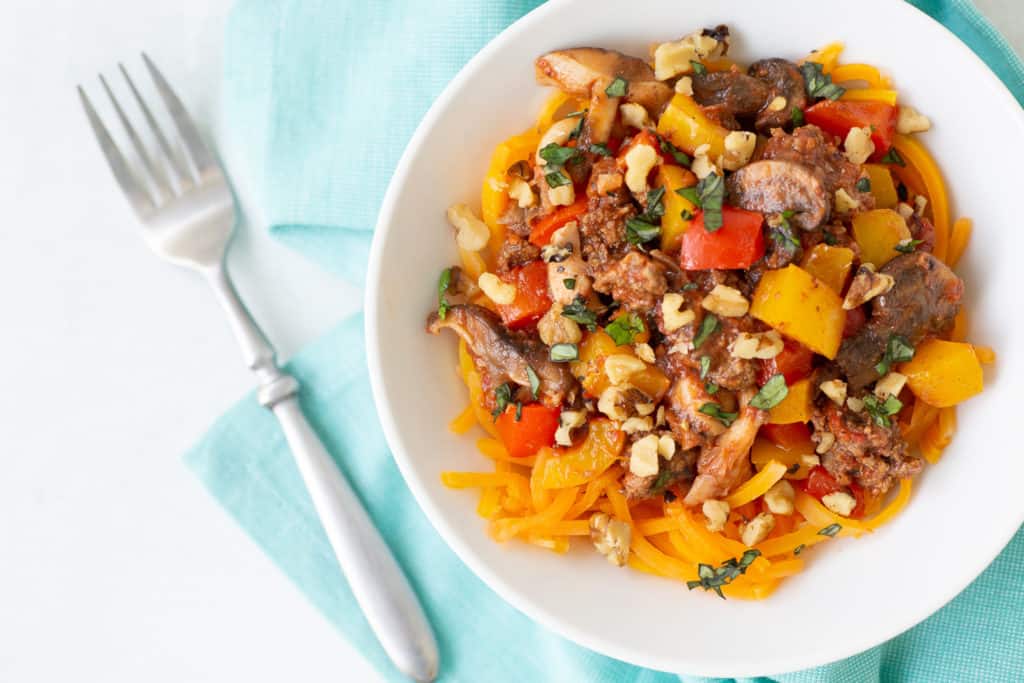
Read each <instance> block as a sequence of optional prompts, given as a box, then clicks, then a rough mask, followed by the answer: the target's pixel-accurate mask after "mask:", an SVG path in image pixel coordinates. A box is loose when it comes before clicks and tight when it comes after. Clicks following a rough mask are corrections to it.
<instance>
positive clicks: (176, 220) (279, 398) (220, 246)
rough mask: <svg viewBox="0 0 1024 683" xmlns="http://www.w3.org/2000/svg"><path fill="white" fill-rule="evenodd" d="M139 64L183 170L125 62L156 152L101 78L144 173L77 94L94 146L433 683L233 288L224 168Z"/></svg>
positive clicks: (359, 522) (400, 584)
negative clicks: (193, 277)
mask: <svg viewBox="0 0 1024 683" xmlns="http://www.w3.org/2000/svg"><path fill="white" fill-rule="evenodd" d="M142 60H143V62H145V65H146V69H147V70H148V72H149V75H150V76H151V77H152V79H153V82H154V84H155V85H156V90H157V92H158V93H159V95H160V98H161V99H162V100H163V103H164V105H165V106H166V108H167V110H168V113H169V114H170V118H171V120H172V122H173V124H174V130H175V132H176V133H177V140H178V142H179V143H180V145H181V147H182V149H183V156H184V157H185V160H186V161H185V163H184V164H182V163H181V161H180V160H179V159H178V158H176V157H175V155H174V153H173V152H172V151H171V145H170V144H169V143H168V139H167V137H166V136H165V135H164V133H163V131H162V130H161V129H160V126H159V125H158V124H157V121H156V119H155V118H154V116H153V114H152V112H151V110H150V108H149V107H148V106H147V105H146V102H145V100H144V99H143V98H142V95H141V94H140V93H139V91H138V89H136V87H135V84H134V83H133V82H132V79H131V78H130V77H129V75H128V71H127V70H126V69H125V68H124V66H123V65H121V64H119V65H118V67H119V68H120V71H121V74H122V75H123V76H124V79H125V81H126V82H127V84H128V88H129V89H130V91H131V93H132V97H133V99H134V100H135V103H136V105H137V107H138V109H139V110H140V111H141V113H142V116H143V118H144V119H145V121H146V125H147V126H148V127H149V129H150V131H151V133H152V136H153V137H154V138H155V139H156V143H157V144H156V149H150V150H148V151H147V149H146V147H145V145H144V144H143V142H142V140H141V138H140V137H139V135H138V134H137V133H136V131H135V128H133V127H132V124H131V122H130V121H129V119H128V116H127V115H126V114H125V112H124V109H123V108H122V107H121V105H120V103H119V102H118V101H117V98H116V97H115V96H114V93H113V91H112V90H111V89H110V86H109V85H108V84H107V81H106V79H104V78H103V76H102V75H101V76H100V82H101V83H102V85H103V89H104V90H105V91H106V93H107V95H108V96H109V97H110V101H111V103H112V104H113V107H114V111H115V112H116V113H117V118H118V119H119V120H120V122H121V126H122V127H123V128H124V131H125V133H126V134H127V137H128V139H129V140H130V141H131V145H132V147H133V148H134V150H135V154H136V155H137V157H138V162H139V163H138V165H139V166H140V167H141V168H138V169H136V170H134V171H133V169H132V167H131V165H130V164H129V162H128V161H127V160H126V159H125V157H124V155H123V154H122V153H121V151H120V150H118V148H117V145H115V144H114V140H113V138H111V136H110V134H109V133H108V132H107V128H106V127H105V126H104V125H103V121H102V120H101V119H100V117H99V116H98V115H97V113H96V110H95V109H94V108H93V106H92V103H91V102H90V101H89V98H88V97H87V96H86V94H85V91H84V90H83V89H82V87H81V86H78V94H79V96H80V97H81V100H82V106H83V107H84V108H85V113H86V116H87V117H88V118H89V123H90V124H91V125H92V129H93V132H94V133H95V134H96V138H97V139H98V141H99V144H100V148H101V149H102V150H103V153H104V154H105V155H106V157H107V161H108V162H109V163H110V168H111V170H112V171H113V172H114V177H115V178H116V179H117V182H118V184H120V186H121V189H122V190H123V191H124V194H125V196H126V197H127V199H128V202H129V203H130V204H131V206H132V208H133V209H134V210H135V214H136V215H137V216H138V218H139V221H140V222H141V223H142V227H143V231H142V234H143V236H144V237H145V239H146V242H147V243H148V244H149V246H150V248H152V250H153V251H155V252H156V253H157V255H158V256H161V257H163V258H164V259H166V260H168V261H171V262H172V263H177V264H179V265H183V266H188V267H190V268H193V269H194V270H197V271H199V273H200V274H201V275H202V276H203V277H204V278H205V279H206V281H207V282H209V283H210V286H211V287H212V288H213V292H214V294H215V296H216V297H217V300H218V301H219V302H220V304H221V306H222V307H223V308H224V312H225V313H227V316H228V321H229V323H230V325H231V329H232V331H233V332H234V334H235V337H236V338H237V339H238V343H239V344H240V345H241V347H242V355H243V356H244V358H245V362H246V364H247V365H248V367H249V369H250V370H252V371H253V372H254V373H255V374H256V377H257V378H258V380H259V391H258V392H257V397H258V399H259V402H260V403H261V404H262V405H263V406H264V407H266V408H268V409H269V410H271V411H272V412H273V413H274V415H275V416H276V417H277V419H278V421H279V422H280V423H281V428H282V430H283V431H284V435H285V438H286V440H287V441H288V445H289V446H290V448H291V451H292V454H293V455H294V457H295V461H296V463H297V464H298V467H299V471H300V472H301V473H302V478H303V480H304V481H305V484H306V488H307V489H308V490H309V494H310V497H311V498H312V499H313V504H314V506H315V507H316V511H317V513H318V514H319V516H320V521H321V523H322V524H323V527H324V531H326V532H327V537H328V539H329V540H330V542H331V546H332V547H333V548H334V553H335V555H336V557H337V559H338V564H339V565H340V566H341V569H342V571H343V572H344V574H345V578H346V579H347V580H348V583H349V587H350V588H351V589H352V593H353V594H354V595H355V598H356V600H357V601H358V602H359V606H360V607H361V608H362V611H363V614H364V615H365V616H366V620H367V621H368V622H369V623H370V627H371V628H372V629H373V631H374V633H375V634H376V636H377V639H378V640H379V641H380V644H381V645H382V646H383V648H384V650H385V651H386V652H387V654H388V656H389V657H390V658H391V661H392V662H393V663H394V664H395V666H396V667H397V668H398V669H399V670H400V671H402V672H403V673H405V674H406V675H408V676H410V677H412V678H414V679H415V680H417V681H432V680H433V679H434V678H435V677H436V675H437V669H438V653H437V644H436V642H435V640H434V635H433V633H432V631H431V630H430V625H429V623H428V622H427V619H426V617H425V616H424V614H423V610H422V608H421V607H420V604H419V602H418V601H417V599H416V595H415V593H414V592H413V590H412V588H411V587H410V586H409V582H408V581H407V580H406V578H405V575H404V574H403V573H402V570H401V568H399V566H398V564H397V563H396V562H395V559H394V557H393V556H392V555H391V552H390V550H388V547H387V546H386V545H385V544H384V540H383V539H382V538H381V536H380V534H379V533H378V531H377V530H376V529H375V528H374V526H373V523H372V522H371V521H370V518H369V516H368V515H367V514H366V511H365V510H364V509H363V507H362V505H361V504H360V502H359V499H358V498H357V497H356V495H355V493H354V492H353V491H352V488H351V487H350V486H349V484H348V482H347V481H346V480H345V478H344V476H343V475H342V473H341V472H340V471H339V470H338V468H337V467H336V466H335V464H334V462H333V461H332V460H331V457H330V456H329V455H328V454H327V450H326V449H325V448H324V445H323V443H322V442H321V441H320V438H319V437H318V436H317V435H316V433H315V432H314V431H313V428H312V427H311V426H310V425H309V422H308V421H307V420H306V417H305V416H304V415H303V414H302V409H301V408H300V407H299V402H298V391H299V383H298V382H297V381H296V380H295V378H294V377H292V376H291V375H289V374H287V373H286V372H284V371H282V370H281V369H280V368H279V367H278V366H277V362H276V360H275V353H274V349H273V348H272V347H271V346H270V344H269V343H268V342H267V339H266V337H265V336H264V335H263V333H262V332H261V331H260V329H259V327H257V325H256V323H255V322H254V321H253V319H252V317H251V316H250V315H249V312H248V311H247V310H246V308H245V305H244V304H243V303H242V301H241V299H239V297H238V294H237V293H236V292H235V289H234V286H233V285H232V284H231V279H230V278H229V276H228V272H227V269H226V267H225V263H224V255H225V252H226V251H227V247H228V244H229V242H230V241H231V233H232V230H233V228H234V225H235V223H236V220H237V216H236V213H235V203H234V200H233V197H232V194H231V190H230V188H229V186H228V182H227V178H226V177H225V175H224V169H223V168H222V167H221V166H220V163H219V162H218V161H217V159H216V158H215V157H214V155H213V153H212V152H211V151H210V149H209V147H207V146H206V145H205V144H204V143H203V141H202V139H201V138H200V136H199V131H198V130H197V129H196V126H195V124H194V123H193V122H192V119H191V118H189V115H188V113H187V112H186V111H185V108H184V107H183V106H182V104H181V100H179V99H178V96H177V95H175V94H174V91H173V90H171V87H170V86H169V85H168V83H167V81H166V80H165V79H164V77H163V76H162V75H161V74H160V72H159V71H158V70H157V68H156V67H155V66H154V65H153V62H152V61H150V59H149V57H147V56H146V55H145V54H143V55H142Z"/></svg>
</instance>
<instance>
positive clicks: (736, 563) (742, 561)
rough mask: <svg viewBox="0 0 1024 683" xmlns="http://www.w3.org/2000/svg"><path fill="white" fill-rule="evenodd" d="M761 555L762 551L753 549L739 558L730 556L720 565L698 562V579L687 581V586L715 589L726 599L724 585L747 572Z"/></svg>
mask: <svg viewBox="0 0 1024 683" xmlns="http://www.w3.org/2000/svg"><path fill="white" fill-rule="evenodd" d="M760 556H761V551H760V550H756V549H751V550H747V551H744V553H743V555H741V556H740V558H739V559H738V560H737V559H736V558H733V557H730V558H729V559H728V560H726V561H725V562H723V563H722V564H721V566H719V567H712V566H711V565H709V564H703V563H701V564H698V565H697V580H696V581H687V582H686V587H687V588H688V589H690V590H693V589H694V588H703V589H704V590H706V591H709V590H710V591H714V592H715V593H717V594H718V597H720V598H722V599H723V600H724V599H725V595H724V594H723V593H722V586H727V585H729V584H730V583H732V582H733V581H735V580H736V578H737V577H739V576H742V575H743V574H745V573H746V571H747V568H748V567H750V565H752V564H753V563H754V560H756V559H757V558H758V557H760Z"/></svg>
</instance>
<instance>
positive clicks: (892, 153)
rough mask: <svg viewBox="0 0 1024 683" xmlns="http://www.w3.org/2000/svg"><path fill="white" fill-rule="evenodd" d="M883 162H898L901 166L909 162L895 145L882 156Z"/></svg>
mask: <svg viewBox="0 0 1024 683" xmlns="http://www.w3.org/2000/svg"><path fill="white" fill-rule="evenodd" d="M881 162H882V163H883V164H898V165H899V166H906V165H907V162H905V161H903V157H901V156H900V153H899V152H897V151H896V148H895V147H890V148H889V151H888V152H886V153H885V156H884V157H882V159H881ZM904 191H905V190H904Z"/></svg>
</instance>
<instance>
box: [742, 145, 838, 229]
mask: <svg viewBox="0 0 1024 683" xmlns="http://www.w3.org/2000/svg"><path fill="white" fill-rule="evenodd" d="M726 182H727V184H728V188H729V195H730V197H731V198H732V203H733V204H734V205H735V206H738V207H740V208H743V209H748V210H750V211H758V212H760V213H763V214H765V215H766V216H769V215H772V214H780V213H782V212H783V211H793V212H794V214H793V217H792V218H790V219H789V221H790V223H792V224H793V225H795V226H797V227H799V228H802V229H804V230H812V229H814V228H816V227H818V226H819V225H821V224H822V223H824V222H825V221H826V220H827V219H828V215H829V208H830V205H829V199H828V195H827V194H826V193H825V188H824V187H823V186H822V184H821V180H820V179H819V178H818V177H817V176H816V175H815V174H814V172H813V171H812V170H811V169H809V168H808V167H806V166H803V165H801V164H797V163H793V162H790V161H755V162H754V163H752V164H748V165H746V166H744V167H743V168H741V169H740V170H738V171H736V173H733V174H732V175H731V176H730V177H729V179H728V180H727V181H726Z"/></svg>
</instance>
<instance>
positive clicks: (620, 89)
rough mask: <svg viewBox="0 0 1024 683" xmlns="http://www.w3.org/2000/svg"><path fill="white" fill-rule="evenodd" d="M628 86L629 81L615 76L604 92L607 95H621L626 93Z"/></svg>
mask: <svg viewBox="0 0 1024 683" xmlns="http://www.w3.org/2000/svg"><path fill="white" fill-rule="evenodd" d="M628 88H629V81H627V80H626V79H625V78H623V77H622V76H616V77H615V80H614V81H612V82H611V84H609V86H608V87H607V88H605V89H604V94H605V95H607V96H608V97H622V96H624V95H625V94H626V90H627V89H628Z"/></svg>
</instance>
